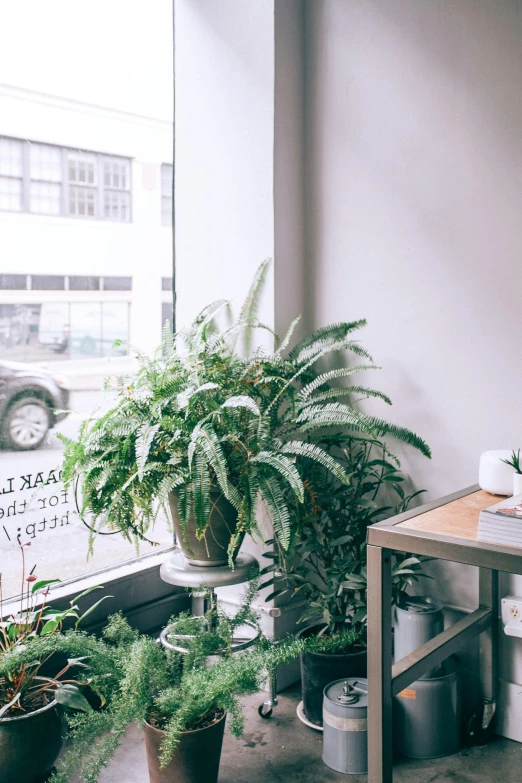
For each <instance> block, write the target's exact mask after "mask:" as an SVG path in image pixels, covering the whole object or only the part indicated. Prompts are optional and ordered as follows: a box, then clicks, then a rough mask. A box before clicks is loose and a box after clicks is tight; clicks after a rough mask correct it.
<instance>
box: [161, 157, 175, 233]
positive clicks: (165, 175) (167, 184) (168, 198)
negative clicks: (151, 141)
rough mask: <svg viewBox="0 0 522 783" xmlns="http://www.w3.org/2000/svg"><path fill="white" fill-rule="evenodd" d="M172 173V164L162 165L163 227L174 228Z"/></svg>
mask: <svg viewBox="0 0 522 783" xmlns="http://www.w3.org/2000/svg"><path fill="white" fill-rule="evenodd" d="M172 171H173V167H172V164H171V163H162V164H161V225H162V226H170V227H172Z"/></svg>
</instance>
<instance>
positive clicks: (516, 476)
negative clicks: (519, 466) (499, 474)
mask: <svg viewBox="0 0 522 783" xmlns="http://www.w3.org/2000/svg"><path fill="white" fill-rule="evenodd" d="M513 494H514V495H522V473H513Z"/></svg>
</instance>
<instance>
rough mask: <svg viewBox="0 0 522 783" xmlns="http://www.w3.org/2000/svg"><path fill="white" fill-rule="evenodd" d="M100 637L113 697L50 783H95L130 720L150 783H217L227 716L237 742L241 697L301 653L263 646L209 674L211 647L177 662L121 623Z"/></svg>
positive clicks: (84, 721) (77, 733)
mask: <svg viewBox="0 0 522 783" xmlns="http://www.w3.org/2000/svg"><path fill="white" fill-rule="evenodd" d="M247 601H248V598H246V599H245V605H246V602H247ZM186 619H187V618H181V619H180V622H181V621H183V620H186ZM104 635H105V640H106V644H107V647H108V650H109V657H111V658H113V659H115V660H117V662H118V663H117V665H118V668H119V688H118V692H117V693H116V694H115V695H114V697H113V698H112V700H111V702H110V704H109V705H108V708H107V709H106V710H105V711H103V712H102V713H100V714H97V715H96V714H93V713H91V714H87V715H84V716H83V717H81V718H80V719H78V721H77V722H76V725H75V727H73V730H72V732H71V741H70V743H69V746H68V750H67V751H66V752H65V754H64V755H63V757H62V759H61V762H60V769H59V771H58V772H56V773H55V774H54V775H53V777H52V778H51V783H68V782H69V781H70V778H71V776H72V775H73V774H74V775H76V776H78V775H79V778H80V779H81V780H83V781H94V780H96V777H97V775H98V773H99V771H100V770H101V769H102V768H104V767H105V766H107V764H108V762H109V761H110V758H111V757H112V755H113V754H114V751H115V749H116V747H117V745H118V743H119V741H120V739H121V737H122V735H123V733H124V732H125V730H126V728H127V726H128V724H129V722H130V721H132V720H138V721H139V723H140V724H141V725H142V727H143V730H144V736H145V747H146V753H147V761H148V767H149V777H150V781H151V783H171V781H174V780H175V781H177V783H202V782H203V781H204V782H205V783H216V781H217V779H218V773H219V763H220V758H221V747H222V742H223V733H224V729H225V721H226V719H227V716H228V718H229V728H230V731H231V732H232V734H234V735H236V736H239V735H240V734H241V731H242V728H243V712H242V707H241V703H240V697H242V696H246V695H248V694H252V693H256V692H257V691H259V690H260V689H261V688H262V687H263V684H264V681H265V679H266V676H267V670H268V669H269V668H273V667H275V666H276V665H278V664H279V663H283V662H286V661H288V660H290V659H291V658H293V657H295V656H296V655H298V654H299V652H300V651H301V649H302V645H300V644H299V643H298V642H295V640H294V641H292V640H289V641H288V643H286V644H282V645H281V646H279V645H277V646H276V645H275V644H273V643H271V642H269V641H268V640H263V643H262V644H260V645H259V647H257V648H256V649H254V650H252V651H249V653H248V655H236V656H232V655H228V656H227V655H225V656H224V657H221V658H220V659H219V660H218V662H217V663H215V665H213V666H211V667H208V666H206V665H205V664H204V660H205V658H206V656H208V655H211V654H213V653H214V652H215V645H214V642H213V641H212V640H210V641H209V640H208V639H207V641H206V642H205V644H203V645H202V644H198V646H197V650H196V648H194V650H192V651H191V653H196V654H195V655H192V654H189V655H188V656H183V655H180V654H178V653H176V652H173V651H171V650H169V649H166V648H165V647H163V646H162V645H159V644H158V643H157V642H156V641H154V640H153V639H151V638H149V637H146V636H140V635H139V634H138V633H137V631H135V630H133V629H132V628H131V627H130V626H129V625H128V623H127V621H126V620H125V619H124V618H123V617H122V616H121V615H115V616H113V617H112V618H110V620H109V624H108V626H107V628H106V629H105V631H104ZM224 635H225V636H226V635H227V634H226V632H225V631H224Z"/></svg>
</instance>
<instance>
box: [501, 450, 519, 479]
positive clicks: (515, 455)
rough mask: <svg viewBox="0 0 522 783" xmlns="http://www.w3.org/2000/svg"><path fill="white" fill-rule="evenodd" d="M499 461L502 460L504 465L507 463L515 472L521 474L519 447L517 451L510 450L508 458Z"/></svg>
mask: <svg viewBox="0 0 522 783" xmlns="http://www.w3.org/2000/svg"><path fill="white" fill-rule="evenodd" d="M500 461H501V462H504V463H505V464H506V465H509V467H510V468H513V470H514V471H515V473H519V474H522V464H521V459H520V449H518V451H515V450H514V449H513V451H512V452H511V457H510V458H509V459H501V460H500Z"/></svg>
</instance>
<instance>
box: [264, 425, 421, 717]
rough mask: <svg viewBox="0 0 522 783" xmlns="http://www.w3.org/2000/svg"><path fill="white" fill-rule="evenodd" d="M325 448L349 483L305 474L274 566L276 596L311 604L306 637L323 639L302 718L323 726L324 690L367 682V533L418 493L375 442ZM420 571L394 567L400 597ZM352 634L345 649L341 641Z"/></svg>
mask: <svg viewBox="0 0 522 783" xmlns="http://www.w3.org/2000/svg"><path fill="white" fill-rule="evenodd" d="M321 446H322V447H323V448H325V449H326V450H328V451H332V452H335V453H336V455H337V459H338V460H339V461H340V462H341V464H342V466H343V468H344V471H345V473H346V475H347V476H348V478H349V483H341V482H339V481H336V480H335V479H334V478H333V477H332V476H331V475H329V474H327V473H325V472H324V471H322V470H321V469H319V468H317V467H315V466H312V465H309V466H307V467H306V468H305V481H304V484H305V489H306V502H305V504H304V506H303V507H299V508H298V507H296V508H295V513H296V514H297V515H298V517H299V523H298V526H297V532H296V536H295V538H294V541H293V544H292V546H291V548H290V551H289V553H288V555H287V556H286V557H284V556H283V557H281V556H280V557H279V558H277V559H276V561H275V563H274V565H273V566H269V567H267V569H265V572H267V573H270V571H271V570H272V569H273V568H274V567H275V568H276V569H278V576H273V577H272V578H271V579H269V580H268V581H267V582H265V585H267V584H274V583H275V584H276V586H277V589H276V590H275V591H274V592H273V593H272V595H271V596H269V597H273V596H276V595H283V594H287V596H289V597H291V598H298V599H299V600H302V599H305V600H306V603H307V605H306V609H305V611H304V612H303V615H302V617H301V622H309V623H310V622H311V624H310V625H308V626H307V627H305V628H304V629H303V630H301V631H300V633H299V637H300V638H302V639H305V640H306V639H313V638H314V637H316V638H318V639H321V640H322V644H321V646H320V647H318V648H315V649H314V648H313V647H308V648H307V649H306V650H305V651H304V652H303V654H302V655H301V681H302V693H303V709H304V714H305V716H306V718H307V720H309V721H310V722H311V723H313V724H315V725H318V726H321V725H322V701H323V689H324V687H325V686H326V685H327V684H328V683H329V682H332V681H333V680H335V679H340V678H341V677H364V676H366V568H365V564H366V531H367V528H368V526H369V525H371V524H373V523H374V522H378V521H379V520H380V519H383V518H384V517H385V516H386V515H390V514H392V513H399V512H401V511H404V510H405V509H406V508H407V507H408V505H409V503H410V502H411V501H412V500H413V499H414V498H415V497H416V496H418V495H419V494H420V492H414V493H413V494H411V495H406V493H405V492H404V490H403V486H402V484H403V480H404V476H403V475H402V474H401V472H400V470H399V462H398V460H397V459H396V458H395V457H394V456H393V455H392V454H391V453H390V451H389V450H388V448H387V447H386V445H385V444H384V443H383V442H382V441H380V440H376V439H368V438H363V437H358V436H349V435H346V434H343V433H340V434H337V435H333V436H331V437H328V438H326V439H325V440H324V441H323V442H322V443H321ZM419 570H420V560H419V559H417V558H407V559H405V560H404V562H402V563H398V564H397V565H396V567H395V569H394V589H395V592H396V593H397V591H400V590H402V589H404V588H405V587H406V584H407V581H408V579H414V578H416V576H417V572H418V571H419ZM346 631H350V632H352V635H351V636H350V635H349V634H348V635H346V636H345V637H344V638H345V640H346V644H345V645H344V646H343V645H341V644H340V643H339V638H340V637H339V635H340V634H342V633H343V632H346Z"/></svg>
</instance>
